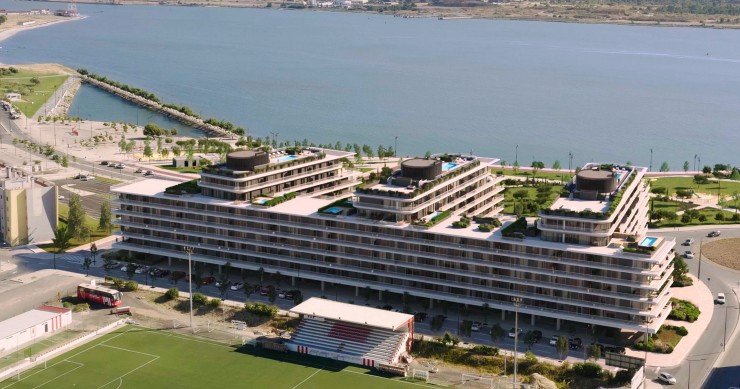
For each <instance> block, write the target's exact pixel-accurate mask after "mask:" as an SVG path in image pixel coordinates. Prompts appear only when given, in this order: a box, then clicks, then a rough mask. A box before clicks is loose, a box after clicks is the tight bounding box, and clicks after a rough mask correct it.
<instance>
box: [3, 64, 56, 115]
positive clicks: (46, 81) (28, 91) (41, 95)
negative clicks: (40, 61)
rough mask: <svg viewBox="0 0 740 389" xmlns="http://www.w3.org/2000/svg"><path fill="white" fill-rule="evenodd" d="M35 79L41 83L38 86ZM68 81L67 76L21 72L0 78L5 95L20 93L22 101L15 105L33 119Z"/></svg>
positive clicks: (15, 102)
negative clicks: (33, 81)
mask: <svg viewBox="0 0 740 389" xmlns="http://www.w3.org/2000/svg"><path fill="white" fill-rule="evenodd" d="M33 77H36V78H38V80H39V81H40V83H39V84H38V85H34V84H33V83H32V82H31V79H32V78H33ZM66 79H67V76H64V75H53V74H43V73H34V72H28V71H19V72H18V73H16V74H12V75H6V76H2V77H0V90H1V91H2V92H3V95H4V94H5V93H9V92H15V93H20V94H21V99H22V101H14V102H13V105H14V106H16V107H17V108H18V109H19V110H21V111H22V112H23V113H24V114H25V115H26V116H28V117H31V116H33V115H34V114H35V113H36V111H38V109H39V108H40V107H41V106H42V105H44V103H45V102H46V101H47V100H48V99H49V98H50V97H51V96H52V95H53V94H54V92H56V90H57V88H59V87H60V86H61V85H62V83H64V81H65V80H66ZM42 114H43V112H42Z"/></svg>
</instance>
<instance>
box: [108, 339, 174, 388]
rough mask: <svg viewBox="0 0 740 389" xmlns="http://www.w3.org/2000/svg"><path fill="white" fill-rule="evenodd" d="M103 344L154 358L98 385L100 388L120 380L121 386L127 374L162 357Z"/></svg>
mask: <svg viewBox="0 0 740 389" xmlns="http://www.w3.org/2000/svg"><path fill="white" fill-rule="evenodd" d="M101 346H103V347H110V348H114V349H118V350H123V351H128V352H132V353H136V354H143V355H146V356H150V357H153V358H152V360H150V361H148V362H146V363H143V364H141V365H139V366H138V367H135V368H133V369H131V370H129V371H128V372H126V373H125V374H122V375H120V376H118V377H116V378H114V379H112V380H110V381H108V382H106V383H104V384H103V385H100V386H98V389H100V388H104V387H106V386H108V385H110V384H112V383H114V382H116V381H120V384H119V385H118V387H120V386H121V384H123V377H125V376H127V375H129V374H131V373H133V372H135V371H137V370H139V369H141V368H142V367H144V366H146V365H148V364H150V363H152V362H154V361H156V360H157V359H159V358H160V357H159V355H153V354H147V353H143V352H140V351H134V350H128V349H125V348H121V347H115V346H109V345H107V344H101Z"/></svg>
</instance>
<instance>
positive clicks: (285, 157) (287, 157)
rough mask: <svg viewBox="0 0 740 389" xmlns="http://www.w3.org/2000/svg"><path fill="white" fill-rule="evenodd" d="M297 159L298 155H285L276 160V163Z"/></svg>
mask: <svg viewBox="0 0 740 389" xmlns="http://www.w3.org/2000/svg"><path fill="white" fill-rule="evenodd" d="M296 158H298V156H297V155H284V156H282V157H280V158H278V159H276V160H275V162H277V163H280V162H285V161H290V160H291V159H296Z"/></svg>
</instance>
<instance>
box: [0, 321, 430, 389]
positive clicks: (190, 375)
mask: <svg viewBox="0 0 740 389" xmlns="http://www.w3.org/2000/svg"><path fill="white" fill-rule="evenodd" d="M169 387H174V388H199V389H203V388H264V389H267V388H289V389H297V388H301V389H311V388H316V389H319V388H351V389H364V388H367V389H370V388H389V389H412V388H422V387H432V386H428V385H426V384H423V383H418V382H414V383H412V382H406V381H402V380H400V379H391V378H385V377H381V376H378V375H374V374H373V373H372V372H371V371H370V370H367V369H363V368H362V367H360V366H354V365H346V364H341V363H334V361H330V360H326V359H321V358H314V357H307V356H304V355H299V354H293V353H288V354H282V353H277V352H271V351H253V350H252V349H251V348H246V347H245V348H244V349H236V348H234V347H229V346H226V345H223V344H219V343H214V342H211V341H207V340H202V339H199V338H196V337H190V336H183V335H180V334H177V333H174V332H171V331H169V330H157V329H148V328H143V327H138V326H125V327H121V328H120V329H118V330H117V331H115V332H112V333H110V334H107V335H105V336H103V337H101V338H99V339H97V340H95V341H93V342H90V343H88V344H85V345H83V346H81V347H78V348H76V349H74V350H72V351H69V352H67V353H65V354H63V355H61V356H59V357H56V358H53V359H51V360H49V361H48V363H47V364H46V368H44V364H43V363H42V364H41V365H40V366H38V367H36V368H34V369H31V370H28V371H26V372H24V373H22V374H21V375H20V380H18V378H17V377H13V378H10V379H7V380H5V381H3V382H0V389H4V388H12V389H20V388H109V389H118V388H169Z"/></svg>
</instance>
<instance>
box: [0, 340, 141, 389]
mask: <svg viewBox="0 0 740 389" xmlns="http://www.w3.org/2000/svg"><path fill="white" fill-rule="evenodd" d="M133 330H134V329H133V328H131V329H129V330H127V331H124V332H121V333H120V334H118V335H115V336H113V337H112V338H110V339H108V340H112V339H115V338H117V337H119V336H121V335H123V334H125V333H127V332H129V331H133ZM108 340H106V342H107V341H108ZM98 344H100V343H98ZM98 344H95V345H92V346H90V347H88V348H86V349H84V350H81V351H80V352H78V353H76V354H74V355H70V356H69V357H67V358H65V359H62V360H61V361H59V362H57V363H55V364H53V365H51V366H47V367H45V368H43V369H39V370H38V371H36V372H34V373H31V374H29V375H27V376H25V377H23V378H21V379H20V380H19V381H15V382H13V383H11V384H10V385H7V386H3V387H2V388H1V389H5V388H9V387H11V386H13V385H15V384H16V383H18V382H21V381H23V380H25V379H27V378H29V377H33V376H34V375H36V374H38V373H41V372H42V371H44V370H47V369H49V368H51V367H54V366H56V365H58V364H60V363H62V362H70V363H75V364H78V363H79V362H74V361H70V360H69V359H70V358H74V357H76V356H78V355H80V354H82V353H85V352H87V351H89V350H91V349H93V348H95V347H98ZM77 368H79V366H78V367H77ZM64 374H67V373H64ZM64 374H62V375H64Z"/></svg>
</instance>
